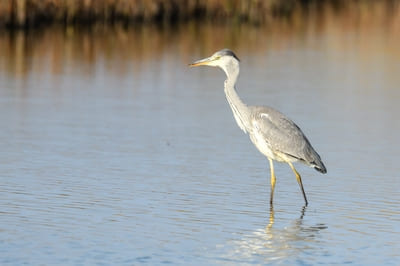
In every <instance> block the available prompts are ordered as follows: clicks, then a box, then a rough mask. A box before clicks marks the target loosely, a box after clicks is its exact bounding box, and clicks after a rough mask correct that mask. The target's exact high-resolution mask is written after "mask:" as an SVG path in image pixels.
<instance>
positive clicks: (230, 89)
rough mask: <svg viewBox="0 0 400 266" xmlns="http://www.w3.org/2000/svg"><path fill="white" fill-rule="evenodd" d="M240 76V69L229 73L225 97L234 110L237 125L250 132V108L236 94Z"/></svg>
mask: <svg viewBox="0 0 400 266" xmlns="http://www.w3.org/2000/svg"><path fill="white" fill-rule="evenodd" d="M238 76H239V69H237V70H235V71H232V72H229V74H227V79H226V80H225V89H224V91H225V95H226V99H227V100H228V103H229V105H230V107H231V109H232V112H233V116H234V117H235V120H236V123H237V124H238V125H239V127H240V129H242V130H243V131H244V132H248V131H249V129H250V125H249V115H250V111H249V108H248V106H247V105H246V104H245V103H243V101H242V100H241V99H240V97H239V95H238V94H237V92H236V89H235V84H236V80H237V78H238Z"/></svg>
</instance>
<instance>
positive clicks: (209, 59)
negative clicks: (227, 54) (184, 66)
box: [189, 57, 215, 67]
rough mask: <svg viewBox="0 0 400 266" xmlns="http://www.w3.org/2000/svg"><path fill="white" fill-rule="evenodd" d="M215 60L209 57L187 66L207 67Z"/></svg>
mask: <svg viewBox="0 0 400 266" xmlns="http://www.w3.org/2000/svg"><path fill="white" fill-rule="evenodd" d="M214 60H215V59H213V58H211V57H207V58H204V59H200V60H197V61H196V62H193V63H191V64H189V66H190V67H196V66H206V65H208V64H209V63H210V62H212V61H214Z"/></svg>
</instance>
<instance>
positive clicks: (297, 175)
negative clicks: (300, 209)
mask: <svg viewBox="0 0 400 266" xmlns="http://www.w3.org/2000/svg"><path fill="white" fill-rule="evenodd" d="M288 164H289V166H290V168H292V171H293V173H294V174H295V175H296V180H297V183H299V186H300V188H301V192H303V197H304V200H305V202H306V206H307V205H308V201H307V197H306V192H305V191H304V187H303V182H301V176H300V174H299V172H297V171H296V169H295V168H294V166H293V164H292V163H291V162H288Z"/></svg>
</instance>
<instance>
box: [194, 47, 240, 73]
mask: <svg viewBox="0 0 400 266" xmlns="http://www.w3.org/2000/svg"><path fill="white" fill-rule="evenodd" d="M232 61H235V62H237V63H238V62H239V58H238V57H237V56H236V55H235V54H234V53H233V52H232V51H231V50H229V49H222V50H220V51H218V52H216V53H214V54H213V55H212V56H210V57H207V58H204V59H200V60H197V61H195V62H193V63H192V64H189V66H191V67H195V66H213V67H220V68H222V69H223V70H226V66H227V65H229V64H231V63H232Z"/></svg>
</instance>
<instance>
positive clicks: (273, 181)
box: [268, 158, 276, 205]
mask: <svg viewBox="0 0 400 266" xmlns="http://www.w3.org/2000/svg"><path fill="white" fill-rule="evenodd" d="M268 160H269V168H270V169H271V198H270V200H269V204H270V205H272V201H273V198H274V190H275V183H276V177H275V171H274V163H273V161H272V159H270V158H268Z"/></svg>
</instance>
